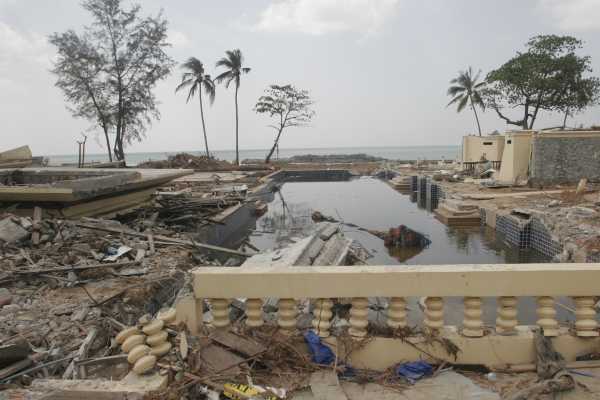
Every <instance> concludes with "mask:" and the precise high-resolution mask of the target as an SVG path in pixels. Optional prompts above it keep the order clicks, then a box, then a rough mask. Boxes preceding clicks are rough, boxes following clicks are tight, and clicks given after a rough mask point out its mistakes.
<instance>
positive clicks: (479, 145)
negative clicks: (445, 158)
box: [462, 135, 504, 162]
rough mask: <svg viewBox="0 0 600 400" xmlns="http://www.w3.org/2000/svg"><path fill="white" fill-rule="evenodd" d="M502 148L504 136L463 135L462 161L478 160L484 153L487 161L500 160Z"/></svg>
mask: <svg viewBox="0 0 600 400" xmlns="http://www.w3.org/2000/svg"><path fill="white" fill-rule="evenodd" d="M503 149H504V136H502V135H494V136H463V145H462V151H463V156H462V161H463V162H479V161H481V156H482V155H484V154H485V158H486V159H487V160H488V161H500V160H501V159H502V151H503Z"/></svg>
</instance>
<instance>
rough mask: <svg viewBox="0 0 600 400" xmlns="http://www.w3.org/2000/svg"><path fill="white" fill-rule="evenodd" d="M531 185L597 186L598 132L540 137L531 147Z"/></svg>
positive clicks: (599, 167) (599, 165)
mask: <svg viewBox="0 0 600 400" xmlns="http://www.w3.org/2000/svg"><path fill="white" fill-rule="evenodd" d="M532 151H533V155H532V167H531V174H530V177H531V182H532V183H533V184H534V185H553V184H569V183H570V184H574V183H577V182H578V181H579V180H580V179H581V178H588V179H589V180H590V181H595V182H600V132H571V133H569V132H560V133H549V132H547V133H540V134H538V135H535V137H534V139H533V143H532Z"/></svg>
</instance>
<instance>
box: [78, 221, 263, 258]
mask: <svg viewBox="0 0 600 400" xmlns="http://www.w3.org/2000/svg"><path fill="white" fill-rule="evenodd" d="M75 225H76V226H78V227H80V228H86V229H93V230H97V231H102V232H109V233H116V234H119V235H127V236H133V237H140V238H144V239H147V236H146V234H145V233H140V232H135V231H128V230H124V229H116V228H109V227H106V226H98V225H91V224H83V223H76V224H75ZM154 239H155V240H159V241H163V242H170V243H174V244H183V245H186V246H192V247H199V248H201V249H206V250H213V251H218V252H221V253H228V254H234V255H237V256H243V257H250V256H251V254H247V253H244V252H242V251H238V250H232V249H228V248H225V247H220V246H213V245H210V244H204V243H199V242H191V241H189V240H181V239H174V238H170V237H168V236H162V235H154Z"/></svg>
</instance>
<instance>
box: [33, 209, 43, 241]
mask: <svg viewBox="0 0 600 400" xmlns="http://www.w3.org/2000/svg"><path fill="white" fill-rule="evenodd" d="M41 223H42V209H41V208H40V207H38V206H35V207H33V226H32V227H31V242H32V243H33V244H34V245H35V246H37V245H38V244H40V229H41V227H42V226H41Z"/></svg>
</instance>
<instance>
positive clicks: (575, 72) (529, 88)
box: [484, 35, 600, 129]
mask: <svg viewBox="0 0 600 400" xmlns="http://www.w3.org/2000/svg"><path fill="white" fill-rule="evenodd" d="M581 48H582V42H581V41H580V40H578V39H576V38H574V37H571V36H556V35H541V36H535V37H533V38H531V39H530V40H529V42H527V50H526V51H525V52H523V53H517V55H516V56H515V57H513V58H511V59H510V60H508V61H507V62H506V63H505V64H504V65H502V66H501V67H500V68H498V69H496V70H493V71H491V72H490V73H489V74H488V76H487V79H486V80H487V82H488V86H487V88H486V90H485V95H484V99H485V101H486V104H487V106H488V107H491V108H492V109H494V110H495V111H496V113H497V114H498V116H499V117H500V118H501V119H503V120H504V121H506V123H507V124H510V125H516V126H519V127H521V128H523V129H532V128H533V126H534V124H535V121H536V120H537V118H538V116H539V113H540V112H541V111H547V112H560V113H564V114H565V115H569V114H571V113H574V112H579V111H582V110H583V109H585V108H587V107H589V106H590V105H592V104H593V103H594V102H595V101H597V99H598V93H599V91H600V81H599V79H598V78H596V77H591V76H589V74H590V73H591V72H592V68H591V60H590V57H587V56H580V55H578V54H577V51H578V50H579V49H581ZM507 108H510V109H520V114H521V116H520V117H516V118H515V117H511V116H510V115H508V114H507V113H506V109H507Z"/></svg>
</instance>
